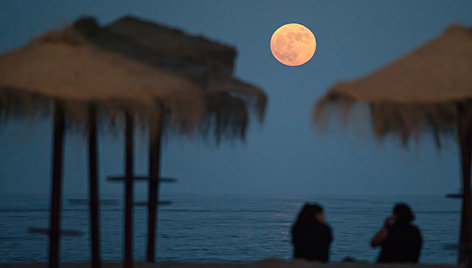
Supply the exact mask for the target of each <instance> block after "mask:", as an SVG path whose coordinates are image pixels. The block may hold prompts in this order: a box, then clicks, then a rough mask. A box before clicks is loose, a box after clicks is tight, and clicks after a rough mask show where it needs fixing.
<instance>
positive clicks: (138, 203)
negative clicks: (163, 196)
mask: <svg viewBox="0 0 472 268" xmlns="http://www.w3.org/2000/svg"><path fill="white" fill-rule="evenodd" d="M148 204H149V203H148V201H141V202H134V203H133V205H134V206H136V207H144V206H147V205H148ZM171 204H172V201H159V202H157V205H158V206H169V205H171Z"/></svg>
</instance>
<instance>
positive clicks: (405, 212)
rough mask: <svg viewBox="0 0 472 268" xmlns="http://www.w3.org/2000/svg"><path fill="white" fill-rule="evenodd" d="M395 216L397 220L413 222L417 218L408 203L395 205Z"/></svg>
mask: <svg viewBox="0 0 472 268" xmlns="http://www.w3.org/2000/svg"><path fill="white" fill-rule="evenodd" d="M393 216H394V217H395V220H397V221H402V222H411V221H413V220H414V219H415V215H414V214H413V211H412V210H411V208H410V206H408V204H406V203H397V204H396V205H395V206H394V207H393Z"/></svg>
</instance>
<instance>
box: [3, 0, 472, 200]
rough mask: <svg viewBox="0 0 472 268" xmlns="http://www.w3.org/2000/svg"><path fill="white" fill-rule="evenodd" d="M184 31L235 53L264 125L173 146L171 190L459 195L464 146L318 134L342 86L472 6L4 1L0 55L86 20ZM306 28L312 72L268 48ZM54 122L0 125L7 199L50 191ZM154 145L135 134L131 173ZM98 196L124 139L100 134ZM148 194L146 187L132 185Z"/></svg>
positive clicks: (75, 160)
mask: <svg viewBox="0 0 472 268" xmlns="http://www.w3.org/2000/svg"><path fill="white" fill-rule="evenodd" d="M127 14H130V15H134V16H138V17H141V18H144V19H148V20H152V21H156V22H159V23H163V24H166V25H169V26H172V27H177V28H181V29H182V30H184V31H186V32H189V33H192V34H202V35H205V36H207V37H208V38H210V39H212V40H217V41H221V42H224V43H227V44H231V45H233V46H235V47H236V48H237V49H238V52H239V54H238V55H239V56H238V58H237V63H236V75H237V76H238V77H239V78H241V79H244V80H246V81H250V82H251V83H254V84H256V85H258V86H260V87H262V88H263V89H264V90H265V91H266V93H267V94H268V96H269V105H268V109H267V114H266V120H265V122H264V123H263V125H259V124H258V123H257V122H255V121H254V122H252V123H251V126H250V129H249V132H248V135H247V140H246V141H245V142H240V141H234V142H226V143H224V144H222V145H220V146H216V145H215V144H214V143H212V142H211V141H202V140H201V139H200V138H198V137H193V138H190V139H189V138H187V137H185V136H180V137H169V138H168V139H166V141H165V146H164V148H163V153H162V165H163V166H162V176H166V177H169V176H170V177H176V178H178V179H179V183H178V184H175V185H166V186H165V188H163V191H164V192H167V193H235V194H246V193H248V194H253V193H257V194H312V195H316V194H343V195H344V194H353V195H356V194H444V193H446V192H454V191H457V190H458V189H459V160H458V152H457V148H456V147H457V145H456V143H455V141H454V140H453V139H449V140H448V141H447V142H446V143H445V144H444V148H443V149H442V150H441V151H440V152H439V151H438V150H437V149H436V148H435V146H434V144H433V142H432V139H431V138H430V137H429V136H423V138H424V139H422V140H421V141H420V142H419V143H418V144H415V143H412V144H410V146H409V147H408V148H404V147H402V146H401V143H400V141H399V140H397V139H395V138H387V139H386V140H384V141H383V142H379V141H377V140H375V139H374V137H373V135H372V133H371V131H370V127H369V124H368V123H369V122H368V118H366V120H364V121H365V122H364V123H361V124H356V127H354V129H352V128H347V129H345V130H343V129H342V128H340V127H339V126H333V127H331V128H329V129H328V130H326V131H324V132H320V131H319V130H317V129H316V128H315V127H314V124H313V123H312V121H311V112H312V109H313V106H314V104H315V102H316V100H317V99H318V98H319V97H320V96H322V94H323V93H324V92H326V91H327V90H328V89H329V87H330V86H331V85H332V84H333V83H335V82H336V81H338V80H341V79H346V78H356V77H359V76H362V75H365V74H367V73H369V72H372V71H373V70H375V69H376V68H378V67H381V66H383V65H385V64H387V63H388V62H391V61H392V60H394V59H395V58H397V57H399V56H401V55H403V54H405V53H407V52H409V51H411V50H412V49H414V48H416V47H417V46H419V45H421V44H422V43H424V42H427V41H429V40H431V39H432V38H434V37H435V36H437V35H439V34H441V33H442V32H443V31H444V30H445V29H446V28H447V27H448V25H450V24H453V23H461V24H465V25H467V26H468V27H470V26H472V16H471V14H472V2H471V1H462V0H461V1H459V0H456V1H443V0H434V1H433V0H429V1H423V0H415V1H413V0H402V1H399V0H391V1H387V0H382V1H379V0H369V1H366V0H363V1H352V0H345V1H338V0H331V1H275V0H268V1H250V0H247V1H221V0H213V1H192V0H188V1H149V0H139V1H125V0H109V1H97V0H82V1H76V0H45V1H37V0H2V1H1V2H0V52H5V51H7V50H9V49H14V48H16V47H19V46H21V45H23V44H25V43H26V42H27V41H28V40H29V39H30V38H32V37H34V36H36V35H38V34H40V33H41V32H43V31H45V30H48V29H52V28H60V27H64V26H65V25H67V24H68V23H71V22H73V21H74V20H75V19H77V18H78V17H80V16H83V15H91V16H95V17H96V18H97V19H98V21H99V22H100V23H102V24H104V23H109V22H111V21H113V20H115V19H117V18H119V17H121V16H124V15H127ZM291 22H297V23H301V24H303V25H305V26H307V27H308V28H309V29H310V30H311V31H312V32H313V33H314V35H315V36H316V39H317V50H316V53H315V55H314V57H313V58H312V59H311V61H309V62H308V63H306V64H305V65H302V66H299V67H287V66H284V65H282V64H280V63H279V62H278V61H277V60H276V59H275V58H274V57H273V56H272V54H271V52H270V48H269V41H270V37H271V35H272V33H273V32H274V31H275V30H276V29H277V28H278V27H279V26H281V25H283V24H286V23H291ZM51 128H52V126H51V122H50V120H44V121H35V120H29V121H26V120H25V121H19V120H18V121H14V122H9V123H7V124H3V125H1V126H0V185H1V187H0V193H48V192H49V188H50V185H49V182H50V167H51V165H52V164H51V161H50V160H51V145H52V143H51V136H52V133H51ZM146 140H147V136H146V135H145V134H143V133H138V135H137V137H136V161H137V162H136V164H137V167H136V172H137V173H140V174H145V173H146V171H147V145H146ZM66 141H67V143H66V152H65V182H64V191H65V193H66V194H69V195H70V194H80V193H86V191H87V179H86V178H87V165H86V152H87V151H86V140H85V139H84V138H83V137H80V136H79V135H76V134H72V133H71V134H68V135H67V137H66ZM99 142H100V147H99V150H100V161H101V162H100V174H101V185H100V187H101V190H102V192H103V193H115V192H121V191H122V187H121V185H112V184H109V183H107V182H105V180H104V178H105V176H106V175H116V174H120V175H121V174H123V169H124V168H123V159H124V156H123V152H124V142H123V139H122V136H112V135H106V134H101V135H100V137H99ZM137 189H138V191H141V192H144V186H140V187H138V188H137Z"/></svg>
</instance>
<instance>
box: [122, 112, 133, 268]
mask: <svg viewBox="0 0 472 268" xmlns="http://www.w3.org/2000/svg"><path fill="white" fill-rule="evenodd" d="M133 121H134V120H133V115H132V114H130V113H129V112H126V113H125V124H126V125H125V178H126V179H125V224H124V228H125V230H124V232H125V239H124V246H123V248H124V256H125V257H124V263H123V264H124V267H125V268H131V267H133V132H134V129H133V127H134V123H133Z"/></svg>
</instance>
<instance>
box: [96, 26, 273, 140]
mask: <svg viewBox="0 0 472 268" xmlns="http://www.w3.org/2000/svg"><path fill="white" fill-rule="evenodd" d="M105 29H106V30H107V31H108V35H110V32H112V33H115V34H118V35H119V36H120V37H125V36H126V37H129V38H131V40H133V42H134V43H133V44H132V46H139V47H140V49H139V54H135V53H130V51H131V50H130V49H128V48H126V47H124V46H122V47H116V46H115V47H113V48H108V49H112V50H114V51H118V52H119V53H122V54H125V55H127V56H129V57H132V58H139V59H140V60H141V61H144V62H147V63H148V64H150V65H152V66H157V67H165V68H166V69H169V70H172V71H173V72H174V73H177V74H179V75H182V76H185V77H187V78H189V79H191V80H192V81H194V82H195V83H197V84H198V85H200V86H201V87H202V90H203V92H204V94H205V100H206V101H207V108H208V109H209V113H208V116H207V118H206V124H203V125H204V126H205V125H207V126H211V125H213V126H215V129H214V132H215V133H226V134H229V136H234V135H236V136H238V135H239V136H244V133H245V129H246V127H247V125H248V120H249V112H250V111H254V112H255V114H256V116H257V118H258V119H259V121H261V120H262V119H263V117H264V112H265V107H266V104H267V96H266V94H265V93H264V92H263V91H262V90H261V89H260V88H258V87H256V86H254V85H251V84H249V83H246V82H244V81H241V80H239V79H237V78H235V77H234V76H233V75H232V73H233V70H234V61H235V57H236V55H237V53H236V50H235V49H234V48H233V47H230V46H227V45H223V44H221V43H217V42H215V41H210V40H208V39H205V38H203V37H201V36H192V35H188V34H185V33H184V32H182V31H180V30H178V29H172V28H168V27H166V26H162V25H159V24H156V23H153V22H147V21H143V20H140V19H137V18H134V17H124V18H121V19H119V20H117V21H115V22H113V23H111V24H110V25H108V26H106V27H104V30H105ZM130 45H131V44H130ZM210 122H214V124H212V123H210ZM204 131H208V129H205V128H204Z"/></svg>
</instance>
